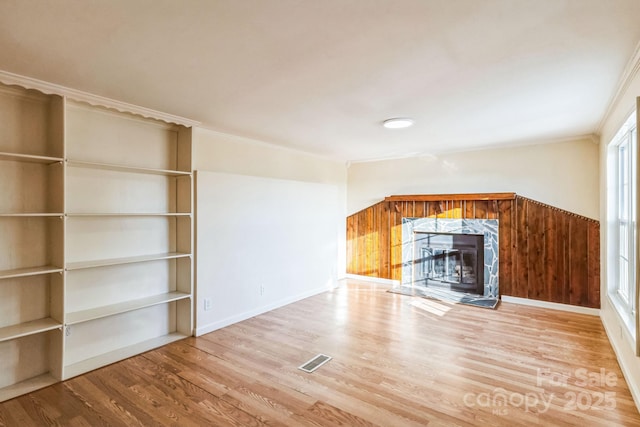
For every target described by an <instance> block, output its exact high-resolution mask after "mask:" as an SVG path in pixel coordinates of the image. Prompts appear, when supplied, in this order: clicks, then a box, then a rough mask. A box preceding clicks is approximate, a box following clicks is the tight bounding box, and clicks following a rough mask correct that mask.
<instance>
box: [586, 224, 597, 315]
mask: <svg viewBox="0 0 640 427" xmlns="http://www.w3.org/2000/svg"><path fill="white" fill-rule="evenodd" d="M588 252H589V254H588V260H587V263H588V267H589V269H588V274H589V276H588V280H589V289H588V292H589V298H588V300H589V307H600V225H599V224H597V223H594V222H592V223H589V251H588Z"/></svg>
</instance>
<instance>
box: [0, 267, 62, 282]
mask: <svg viewBox="0 0 640 427" xmlns="http://www.w3.org/2000/svg"><path fill="white" fill-rule="evenodd" d="M62 271H64V270H63V269H62V268H58V267H54V266H53V265H44V266H42V267H28V268H16V269H13V270H2V271H0V279H13V278H15V277H27V276H37V275H39V274H51V273H60V272H62Z"/></svg>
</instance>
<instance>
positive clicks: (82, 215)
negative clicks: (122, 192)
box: [67, 212, 191, 217]
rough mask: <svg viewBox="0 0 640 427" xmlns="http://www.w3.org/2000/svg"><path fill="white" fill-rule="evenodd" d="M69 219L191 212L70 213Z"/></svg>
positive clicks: (185, 213)
mask: <svg viewBox="0 0 640 427" xmlns="http://www.w3.org/2000/svg"><path fill="white" fill-rule="evenodd" d="M67 216H68V217H119V216H122V217H126V216H167V217H173V216H187V217H188V216H191V214H190V213H189V212H111V213H106V212H90V213H68V214H67Z"/></svg>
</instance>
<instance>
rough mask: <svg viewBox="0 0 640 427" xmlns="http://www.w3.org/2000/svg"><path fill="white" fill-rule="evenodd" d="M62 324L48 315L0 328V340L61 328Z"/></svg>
mask: <svg viewBox="0 0 640 427" xmlns="http://www.w3.org/2000/svg"><path fill="white" fill-rule="evenodd" d="M61 327H62V324H61V323H59V322H56V321H55V320H53V319H52V318H50V317H47V318H44V319H38V320H33V321H31V322H24V323H19V324H17V325H11V326H6V327H4V328H0V342H2V341H8V340H13V339H16V338H21V337H25V336H27V335H33V334H38V333H41V332H47V331H50V330H52V329H58V328H61Z"/></svg>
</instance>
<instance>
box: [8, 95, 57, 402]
mask: <svg viewBox="0 0 640 427" xmlns="http://www.w3.org/2000/svg"><path fill="white" fill-rule="evenodd" d="M63 117H64V99H63V98H62V97H58V96H45V95H42V94H41V93H39V92H36V91H31V90H25V89H18V88H13V87H6V86H0V123H2V126H0V236H1V237H0V366H2V368H1V369H0V401H2V400H5V399H9V398H11V397H14V396H17V395H20V394H23V393H27V392H29V391H32V390H35V389H37V388H40V387H43V386H46V385H50V384H52V383H54V382H56V381H57V380H59V379H60V377H61V374H62V328H63V320H64V309H63V292H64V285H63V283H64V277H63V267H64V258H63V251H64V219H63V212H64V198H63V191H64V165H63V159H64V138H63Z"/></svg>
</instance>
